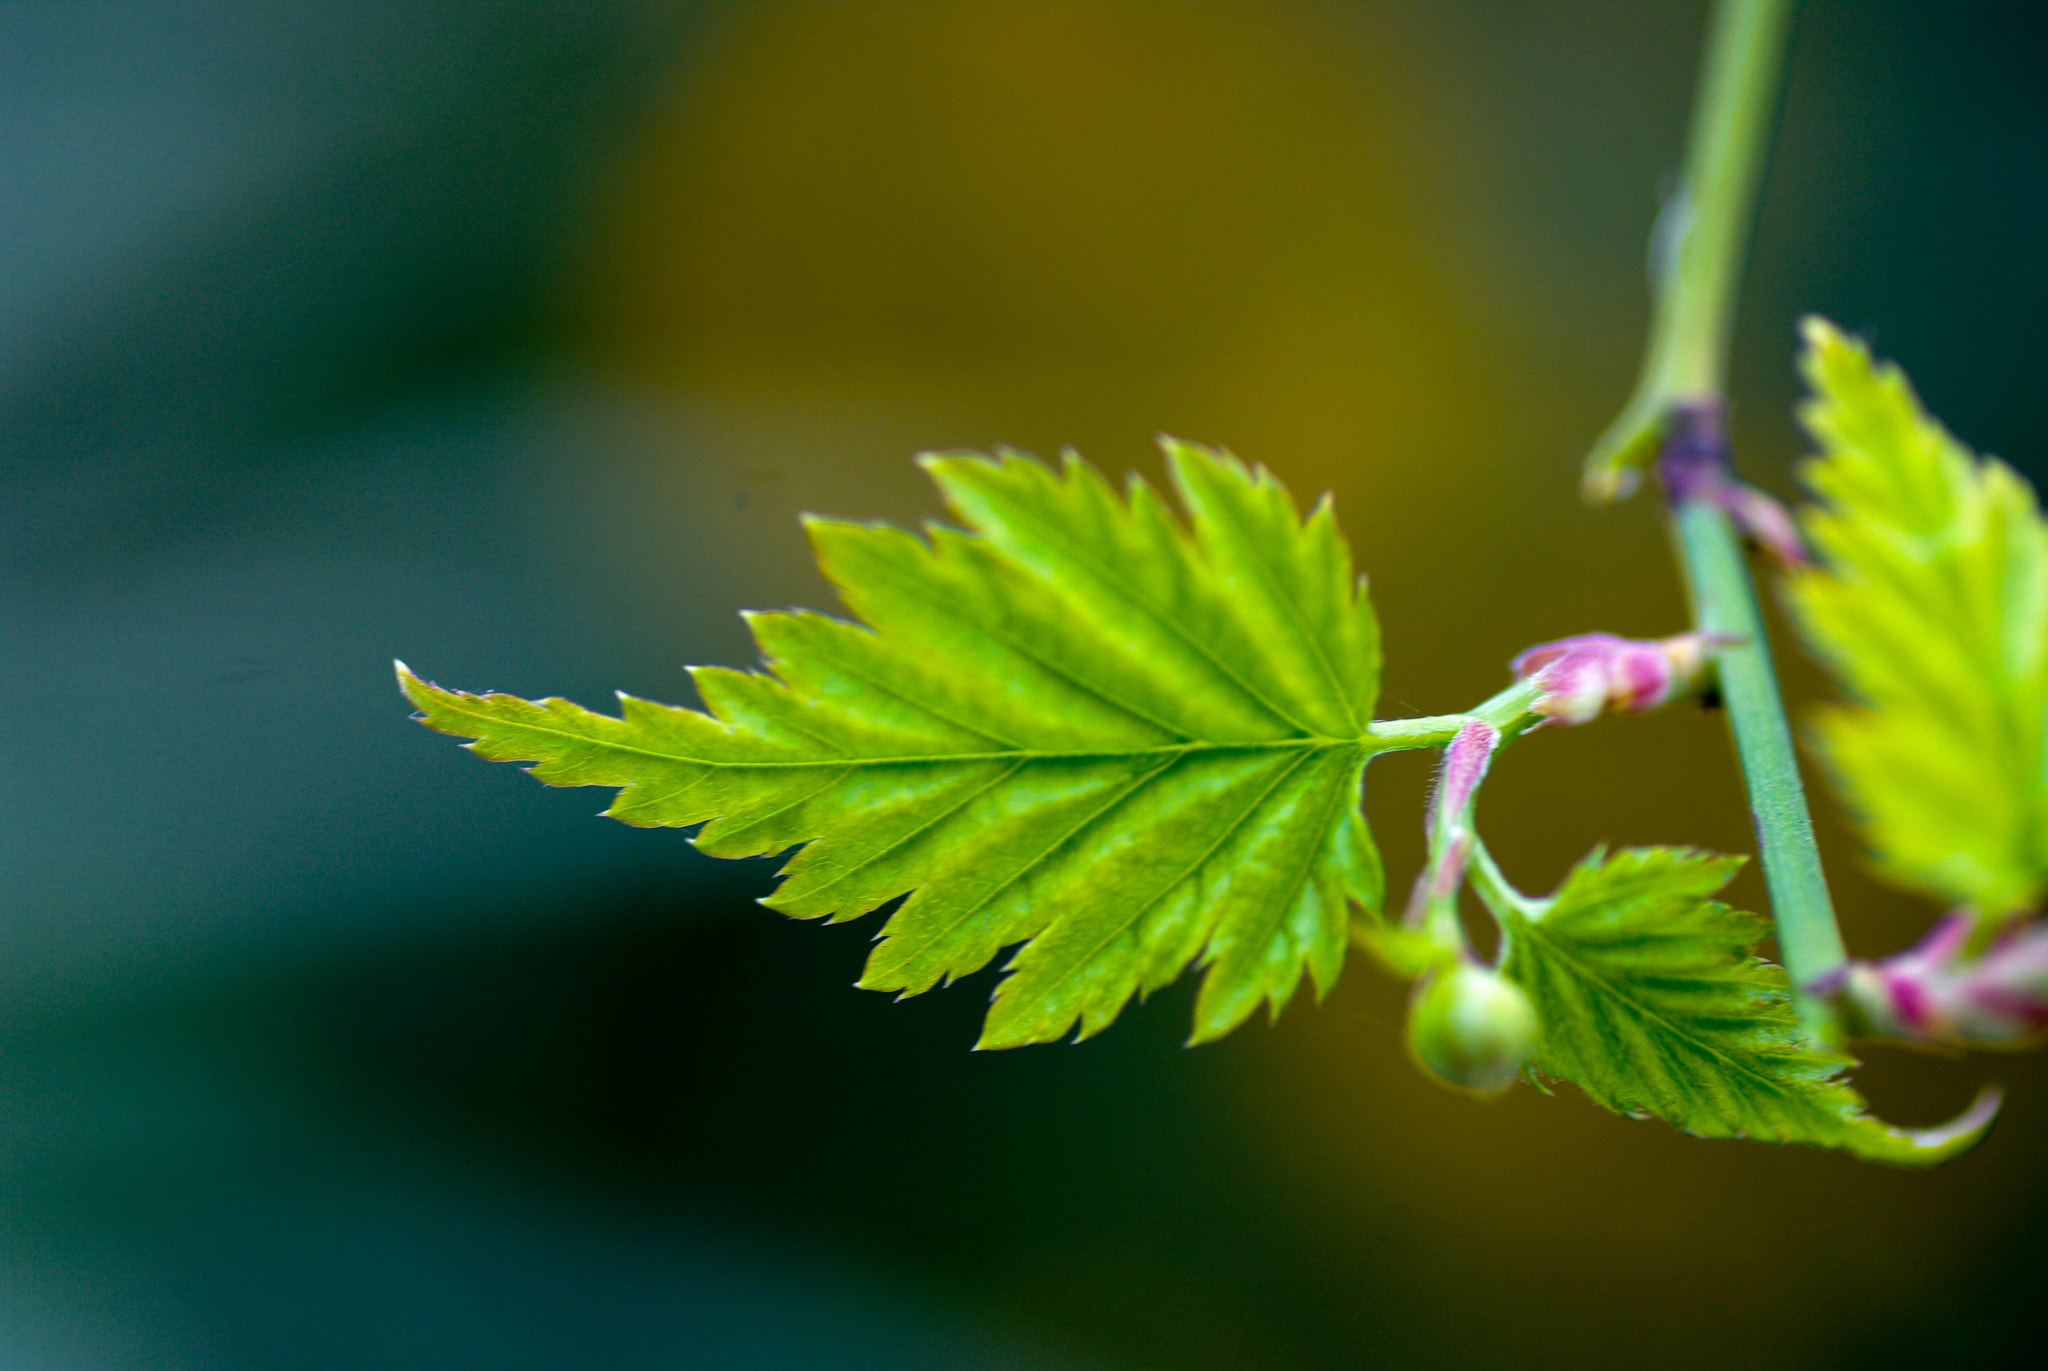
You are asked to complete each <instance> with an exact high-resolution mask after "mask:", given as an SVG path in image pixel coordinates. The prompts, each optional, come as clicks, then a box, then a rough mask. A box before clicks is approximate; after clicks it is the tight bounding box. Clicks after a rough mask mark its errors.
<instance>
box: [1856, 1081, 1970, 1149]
mask: <svg viewBox="0 0 2048 1371" xmlns="http://www.w3.org/2000/svg"><path fill="white" fill-rule="evenodd" d="M2004 1104H2005V1091H2004V1089H2003V1088H2002V1087H2000V1086H1996V1085H1987V1086H1985V1087H1984V1088H1983V1089H1982V1090H1979V1091H1978V1092H1977V1098H1976V1099H1974V1100H1972V1101H1970V1107H1969V1108H1968V1109H1965V1110H1964V1111H1963V1112H1962V1113H1960V1114H1958V1115H1956V1117H1955V1118H1953V1119H1951V1120H1949V1121H1948V1122H1947V1123H1945V1124H1939V1125H1937V1126H1935V1127H1933V1128H1895V1127H1892V1126H1891V1125H1889V1124H1883V1123H1878V1121H1877V1120H1875V1119H1872V1120H1871V1122H1872V1123H1877V1126H1878V1128H1879V1129H1881V1130H1882V1141H1877V1140H1873V1143H1874V1145H1872V1146H1867V1147H1855V1148H1854V1150H1855V1151H1856V1152H1857V1153H1859V1154H1860V1155H1862V1156H1864V1157H1867V1158H1868V1159H1870V1160H1872V1161H1883V1162H1891V1163H1893V1164H1894V1165H1897V1166H1939V1165H1940V1164H1941V1163H1943V1162H1945V1161H1950V1160H1952V1159H1954V1158H1956V1157H1960V1156H1961V1155H1962V1154H1963V1153H1965V1152H1968V1151H1969V1150H1970V1149H1971V1148H1973V1147H1975V1146H1976V1145H1977V1144H1978V1143H1980V1142H1983V1141H1984V1138H1985V1135H1986V1134H1988V1133H1989V1132H1990V1131H1991V1125H1992V1124H1994V1123H1996V1122H1997V1121H1998V1112H1999V1110H2000V1108H2002V1107H2003V1106H2004Z"/></svg>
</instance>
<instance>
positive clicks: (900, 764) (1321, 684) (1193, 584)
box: [400, 441, 1382, 1047]
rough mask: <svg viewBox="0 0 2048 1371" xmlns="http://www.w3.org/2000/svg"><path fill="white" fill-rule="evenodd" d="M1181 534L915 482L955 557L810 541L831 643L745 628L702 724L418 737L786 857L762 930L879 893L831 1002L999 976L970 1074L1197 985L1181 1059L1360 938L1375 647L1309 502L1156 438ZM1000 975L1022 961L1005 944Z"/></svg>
mask: <svg viewBox="0 0 2048 1371" xmlns="http://www.w3.org/2000/svg"><path fill="white" fill-rule="evenodd" d="M1166 449H1167V459H1168V466H1169V469H1170V471H1171V473H1172V479H1173V484H1174V487H1175V490H1176V492H1177V493H1178V495H1179V497H1180V501H1181V504H1182V506H1183V507H1184V509H1185V517H1184V518H1183V517H1182V516H1179V515H1176V514H1175V513H1174V512H1173V511H1172V510H1170V509H1169V508H1168V506H1167V505H1166V503H1165V502H1164V501H1163V500H1162V499H1161V498H1160V496H1159V495H1158V494H1157V493H1156V492H1155V491H1154V490H1152V489H1151V488H1150V487H1149V486H1147V485H1145V484H1143V483H1142V482H1138V481H1135V480H1134V481H1133V482H1132V484H1131V485H1130V487H1129V489H1128V491H1127V492H1126V493H1123V494H1119V493H1118V492H1117V491H1116V490H1114V489H1113V488H1112V487H1111V486H1110V485H1109V484H1108V483H1107V482H1105V481H1104V480H1103V479H1102V478H1101V477H1100V476H1099V475H1098V474H1097V473H1096V472H1095V471H1094V470H1093V469H1091V468H1089V467H1088V466H1086V465H1084V464H1083V463H1081V462H1080V461H1079V460H1078V459H1076V458H1073V457H1069V458H1068V459H1067V461H1066V462H1065V463H1064V465H1063V466H1062V467H1061V469H1060V470H1059V471H1057V472H1055V471H1053V470H1051V469H1049V468H1048V467H1046V466H1045V465H1043V464H1041V463H1040V462H1038V461H1036V460H1034V459H1031V458H1028V457H1023V456H1019V455H1016V454H1009V453H1006V454H1003V455H1002V456H1001V457H999V458H998V459H996V460H989V459H986V458H982V457H978V456H972V455H948V456H937V457H930V458H927V459H925V466H926V468H927V470H928V471H929V472H930V473H931V476H932V478H933V480H934V481H936V482H937V483H938V486H939V488H940V490H941V491H942V493H943V494H944V496H945V498H946V501H947V503H948V505H949V506H950V508H951V509H952V511H953V512H954V514H955V515H956V516H957V517H958V518H959V520H960V521H961V523H962V524H963V525H964V526H965V531H962V530H959V529H953V528H946V527H933V528H931V529H930V530H929V531H928V534H927V537H926V538H923V539H920V538H918V537H915V536H913V535H911V534H909V533H905V532H902V531H900V530H897V529H894V528H890V527H886V526H868V525H855V524H848V523H839V522H832V521H826V520H814V521H812V522H811V524H810V532H811V537H812V541H813V543H814V544H815V546H816V549H817V554H818V559H819V564H820V566H821V567H822V568H823V569H824V571H825V573H826V574H827V575H828V576H829V577H830V578H831V579H832V581H833V582H834V583H835V584H836V585H837V586H838V588H839V590H840V592H841V594H842V596H843V597H844V599H845V601H846V603H847V605H848V607H849V608H850V609H851V610H852V611H853V613H854V614H855V615H856V616H857V617H858V619H859V621H860V622H858V623H848V622H844V621H842V620H838V619H833V618H828V617H826V616H823V615H819V614H813V613H808V612H799V613H776V614H755V615H751V616H749V620H748V621H749V623H750V624H751V626H752V628H753V632H754V637H755V640H756V641H757V642H758V643H759V645H760V648H761V652H762V655H763V658H764V663H765V667H766V670H765V671H763V672H759V673H747V672H739V671H732V670H726V669H723V668H717V667H699V668H695V669H693V672H692V674H693V676H694V678H695V680H696V684H697V689H698V693H699V694H700V695H701V696H702V698H703V703H704V706H705V708H704V710H703V711H698V710H693V709H683V708H678V707H675V706H671V705H662V704H654V703H650V702H648V701H645V700H639V699H634V698H631V697H626V696H622V697H621V702H620V703H621V717H617V718H614V717H610V716H607V715H602V714H596V713H592V712H590V711H588V710H585V709H583V708H581V707H580V706H577V705H574V704H571V703H569V702H568V701H565V700H559V699H548V700H542V701H538V702H529V701H526V700H521V699H518V698H515V697H512V696H508V695H471V694H464V693H460V692H455V691H448V690H443V689H441V688H440V687H438V686H433V685H429V684H427V683H425V682H423V681H421V680H419V679H418V678H416V677H414V676H413V675H412V674H411V673H410V672H408V671H406V670H404V669H403V668H402V667H401V669H400V680H401V684H402V685H403V687H404V689H405V692H406V694H407V695H408V696H409V697H410V698H411V699H412V700H413V702H414V703H415V704H416V705H418V706H419V708H420V709H421V711H422V713H423V720H424V722H425V723H427V724H428V725H429V726H431V727H433V728H436V729H439V730H441V731H442V732H445V733H452V734H455V735H457V736H459V737H464V738H472V739H474V740H475V741H474V742H473V743H471V744H470V746H471V747H472V748H474V749H475V750H476V751H477V752H478V753H479V754H480V755H482V756H484V757H487V758H490V759H492V760H496V761H514V760H516V761H526V762H531V763H534V766H533V768H532V770H533V774H534V775H535V776H536V777H537V778H539V779H540V780H542V781H545V782H547V783H548V784H550V785H607V786H617V787H619V788H620V789H619V794H618V796H617V798H616V799H615V800H614V801H613V803H612V806H611V808H610V810H609V811H608V812H609V813H610V814H612V815H613V816H615V817H617V818H619V819H623V820H625V821H626V822H628V823H634V824H648V825H672V826H686V825H697V824H701V825H703V828H702V830H701V831H700V832H699V833H698V835H697V837H696V840H695V841H696V842H697V845H698V846H699V847H700V848H702V849H703V850H704V851H706V852H708V853H711V854H713V855H715V856H720V857H743V856H753V855H760V854H768V853H778V852H783V851H785V850H787V849H790V848H792V847H797V846H799V845H801V848H800V850H799V851H798V852H797V853H796V854H795V855H794V856H792V857H791V858H790V860H789V861H788V862H787V864H786V865H785V866H784V867H783V869H782V875H783V883H782V885H781V886H780V888H779V889H778V890H777V891H776V892H775V894H774V895H773V896H771V897H770V898H769V899H768V900H766V901H765V903H767V904H768V905H770V906H771V907H773V908H775V909H778V910H781V911H783V912H785V913H788V914H792V915H796V916H799V917H804V918H811V917H819V916H829V917H832V918H835V919H843V918H851V917H853V916H855V915H858V914H862V913H865V912H867V911H869V910H872V909H874V908H876V907H877V906H880V905H883V904H886V903H888V902H889V901H891V900H893V899H896V898H897V897H899V896H905V895H907V896H908V898H907V899H905V900H904V901H903V903H902V904H901V905H900V907H898V908H897V909H896V910H895V911H894V912H893V913H892V914H891V915H890V917H889V920H888V923H887V925H886V926H885V928H884V930H883V937H882V939H881V941H880V942H879V944H878V946H877V947H876V949H875V951H874V954H873V956H872V957H871V959H870V960H869V962H868V966H867V969H866V972H865V974H864V975H863V977H862V980H861V984H862V985H864V986H867V987H869V988H871V989H876V990H895V991H902V992H906V993H913V994H914V993H917V992H919V991H923V990H926V989H929V988H930V987H931V986H933V985H934V984H937V983H938V982H940V981H942V980H950V979H951V978H953V977H957V976H963V975H966V974H968V973H970V972H972V971H975V970H977V969H979V968H981V967H983V966H985V965H986V964H987V963H988V962H989V961H990V960H991V959H992V958H994V957H995V956H996V954H997V953H998V952H999V951H1001V950H1002V949H1003V948H1005V947H1011V946H1017V947H1018V950H1017V952H1016V953H1015V955H1014V956H1013V957H1012V958H1011V959H1010V962H1009V964H1008V970H1009V974H1008V975H1007V976H1006V977H1005V978H1004V979H1003V980H1002V981H1001V983H1000V985H999V988H998V990H997V992H996V998H995V1003H994V1006H993V1007H992V1009H991V1010H990V1012H989V1017H988V1022H987V1025H986V1027H985V1029H984V1032H983V1035H982V1039H981V1045H983V1046H986V1047H1008V1046H1013V1045H1017V1044H1021V1043H1030V1042H1040V1041H1045V1040H1048V1039H1053V1038H1057V1037H1059V1036H1061V1035H1062V1034H1064V1033H1066V1032H1067V1031H1068V1030H1070V1029H1075V1028H1078V1032H1079V1035H1080V1036H1084V1037H1085V1036H1087V1035H1089V1034H1092V1033H1095V1032H1097V1031H1099V1030H1100V1029H1102V1028H1104V1027H1105V1026H1107V1025H1108V1024H1109V1023H1110V1022H1111V1020H1113V1019H1114V1018H1115V1017H1116V1015H1117V1014H1118V1012H1119V1011H1120V1010H1121V1009H1122V1008H1123V1006H1124V1005H1125V1004H1126V1003H1127V1002H1128V1001H1129V1000H1130V998H1131V997H1132V996H1133V995H1143V994H1145V993H1147V992H1149V991H1151V990H1154V989H1157V988H1158V987H1160V986H1163V985H1165V984H1167V983H1168V982H1170V981H1172V980H1174V979H1175V978H1176V977H1177V976H1179V975H1180V974H1181V973H1182V972H1183V971H1184V970H1185V969H1187V968H1188V967H1189V966H1190V965H1191V964H1199V965H1200V966H1202V967H1203V968H1205V973H1204V976H1203V981H1202V987H1201V992H1200V995H1199V997H1198V1000H1197V1003H1196V1008H1195V1030H1194V1037H1195V1039H1196V1040H1198V1041H1199V1040H1203V1039H1208V1038H1213V1037H1216V1036H1218V1035H1220V1034H1222V1033H1225V1032H1227V1031H1229V1030H1230V1029H1231V1028H1233V1027H1235V1026H1236V1025H1237V1024H1238V1023H1240V1022H1242V1021H1243V1020H1244V1018H1245V1017H1246V1016H1248V1015H1249V1014H1251V1013H1252V1012H1253V1011H1254V1010H1255V1009H1257V1008H1258V1007H1259V1005H1261V1004H1262V1003H1263V1004H1267V1005H1270V1006H1271V1007H1272V1009H1273V1010H1274V1011H1275V1012H1277V1011H1278V1010H1279V1008H1280V1007H1281V1006H1282V1005H1284V1004H1285V1003H1286V1002H1287V1000H1288V999H1289V998H1290V996H1292V994H1293V993H1294V991H1295V990H1296V989H1297V988H1298V986H1299V984H1300V982H1301V980H1302V977H1303V974H1304V973H1306V974H1307V975H1308V976H1309V977H1310V978H1311V979H1312V980H1313V981H1314V983H1315V985H1316V986H1317V988H1318V990H1319V991H1320V990H1322V989H1325V988H1327V987H1328V986H1329V984H1330V983H1331V982H1332V981H1333V980H1334V979H1335V977H1336V975H1337V972H1338V970H1339V968H1340V966H1341V964H1342V962H1343V957H1344V951H1345V946H1346V934H1345V929H1346V925H1347V921H1348V915H1349V909H1350V906H1351V904H1353V903H1354V902H1355V903H1357V904H1360V905H1363V906H1366V907H1367V908H1369V909H1375V910H1376V909H1377V908H1378V906H1379V902H1380V898H1381V888H1382V877H1381V871H1380V864H1379V858H1378V855H1377V853H1376V852H1375V850H1374V848H1373V844H1372V841H1371V838H1370V835H1369V834H1368V833H1367V830H1366V826H1365V820H1364V817H1363V815H1362V814H1361V812H1360V809H1359V800H1360V784H1361V778H1362V774H1363V771H1364V767H1365V764H1366V762H1367V760H1368V759H1369V758H1370V756H1371V755H1372V753H1373V751H1375V750H1376V747H1377V746H1378V745H1376V744H1375V743H1374V742H1373V741H1372V740H1371V739H1370V737H1369V736H1368V730H1367V725H1368V723H1369V721H1370V720H1371V718H1372V709H1373V703H1374V697H1375V695H1376V693H1377V691H1378V686H1379V665H1380V664H1379V635H1378V629H1377V626H1376V623H1375V621H1374V618H1373V614H1372V609H1371V606H1370V605H1369V603H1368V602H1367V600H1366V597H1365V594H1364V589H1363V585H1362V583H1361V582H1360V581H1359V580H1358V578H1356V577H1355V576H1354V574H1353V572H1352V568H1351V559H1350V554H1349V552H1348V550H1347V549H1346V547H1345V545H1344V542H1343V539H1342V537H1341V535H1340V534H1339V533H1338V531H1337V526H1336V522H1335V519H1334V517H1333V516H1332V514H1331V511H1330V508H1329V506H1328V504H1327V503H1323V504H1319V505H1318V506H1317V507H1316V508H1315V509H1314V510H1313V511H1311V512H1310V514H1309V515H1308V516H1307V517H1306V518H1305V519H1304V518H1302V517H1301V516H1300V515H1299V514H1298V512H1297V511H1296V509H1295V507H1294V505H1293V503H1292V501H1291V500H1290V498H1289V497H1288V495H1287V492H1286V491H1285V490H1284V489H1282V487H1281V486H1280V485H1279V484H1278V482H1276V481H1275V480H1273V478H1272V477H1271V476H1270V475H1268V474H1267V473H1266V472H1265V471H1264V469H1263V468H1255V469H1247V468H1246V467H1245V466H1244V465H1243V464H1242V463H1240V462H1239V461H1238V460H1237V459H1236V458H1234V457H1232V456H1230V455H1229V454H1227V453H1223V452H1217V451H1212V450H1209V449H1204V448H1198V447H1193V446H1190V445H1186V444H1181V443H1175V442H1171V441H1169V442H1168V443H1167V444H1166ZM1020 945H1021V946H1020Z"/></svg>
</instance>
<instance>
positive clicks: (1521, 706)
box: [1366, 681, 1543, 752]
mask: <svg viewBox="0 0 2048 1371" xmlns="http://www.w3.org/2000/svg"><path fill="white" fill-rule="evenodd" d="M1542 694H1543V691H1542V689H1541V687H1539V686H1537V685H1536V684H1535V683H1534V682H1533V681H1517V682H1515V683H1514V684H1513V685H1511V686H1509V687H1508V688H1507V689H1506V690H1503V691H1502V692H1501V693H1500V694H1498V695H1495V696H1494V697H1492V698H1491V699H1489V700H1486V701H1484V702H1483V703H1481V704H1477V705H1474V706H1473V707H1472V708H1471V709H1470V710H1468V711H1466V712H1465V713H1463V714H1426V715H1423V716H1422V717H1420V718H1415V719H1375V720H1373V721H1372V723H1371V724H1370V725H1368V726H1367V729H1366V732H1367V733H1368V735H1369V736H1371V737H1372V738H1373V739H1374V740H1375V741H1377V742H1378V743H1379V744H1380V749H1379V750H1380V751H1383V752H1399V751H1402V750H1404V749H1408V748H1418V747H1442V746H1444V745H1445V744H1446V743H1448V742H1450V741H1451V739H1452V738H1454V737H1456V736H1457V734H1458V730H1459V729H1461V728H1463V727H1464V726H1465V725H1466V724H1469V723H1471V722H1472V721H1473V720H1474V719H1478V720H1480V721H1481V722H1483V723H1489V724H1492V725H1493V726H1494V727H1495V728H1497V729H1499V730H1500V738H1501V742H1502V743H1503V744H1506V743H1507V742H1508V741H1510V740H1511V739H1514V738H1518V737H1520V736H1521V735H1522V734H1524V733H1527V732H1528V731H1529V730H1530V729H1532V728H1534V727H1535V726H1536V725H1538V724H1540V723H1542V722H1543V716H1542V715H1541V714H1538V713H1537V712H1536V710H1535V707H1534V706H1535V704H1536V701H1537V700H1538V699H1539V698H1540V697H1541V696H1542Z"/></svg>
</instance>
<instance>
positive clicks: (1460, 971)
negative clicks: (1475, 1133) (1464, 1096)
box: [1408, 961, 1542, 1095]
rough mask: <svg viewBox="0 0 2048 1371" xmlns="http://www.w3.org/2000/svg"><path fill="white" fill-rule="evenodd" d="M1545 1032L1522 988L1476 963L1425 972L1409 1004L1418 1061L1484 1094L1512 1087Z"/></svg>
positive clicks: (1447, 1079) (1410, 1039)
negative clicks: (1412, 1000)
mask: <svg viewBox="0 0 2048 1371" xmlns="http://www.w3.org/2000/svg"><path fill="white" fill-rule="evenodd" d="M1541 1036H1542V1027H1541V1025H1540V1024H1538V1022H1537V1020H1536V1009H1535V1007H1534V1006H1533V1005H1531V1004H1530V1003H1529V997H1528V996H1527V995H1525V994H1523V993H1522V988H1521V987H1520V986H1518V985H1516V984H1515V983H1514V982H1513V981H1511V980H1509V979H1508V978H1507V977H1505V976H1503V975H1501V974H1500V973H1499V972H1498V971H1495V970H1493V969H1492V968H1491V967H1485V966H1479V965H1477V964H1476V963H1473V962H1467V961H1460V962H1459V963H1458V964H1457V965H1456V966H1454V967H1452V968H1451V969H1450V970H1448V971H1432V972H1430V973H1429V974H1428V975H1426V976H1424V977H1423V978H1422V980H1421V981H1420V982H1419V983H1418V985H1417V988H1416V994H1415V999H1414V1002H1413V1003H1412V1004H1410V1005H1409V1008H1408V1049H1409V1051H1411V1052H1413V1053H1414V1054H1415V1060H1416V1061H1418V1062H1420V1063H1421V1064H1422V1065H1423V1066H1424V1067H1425V1068H1426V1069H1427V1070H1428V1071H1429V1072H1430V1073H1431V1074H1432V1075H1434V1076H1436V1077H1437V1078H1438V1079H1440V1080H1442V1081H1444V1082H1446V1083H1447V1084H1449V1085H1454V1086H1457V1087H1459V1088H1460V1089H1464V1090H1470V1091H1474V1092H1476V1093H1478V1094H1481V1095H1498V1094H1499V1093H1500V1092H1501V1091H1503V1090H1506V1089H1507V1088H1508V1087H1509V1086H1511V1085H1513V1084H1514V1083H1515V1077H1517V1076H1519V1075H1521V1073H1522V1068H1523V1067H1524V1066H1526V1065H1527V1064H1528V1062H1529V1059H1530V1058H1531V1057H1533V1056H1535V1055H1536V1043H1537V1040H1538V1039H1539V1038H1540V1037H1541Z"/></svg>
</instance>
